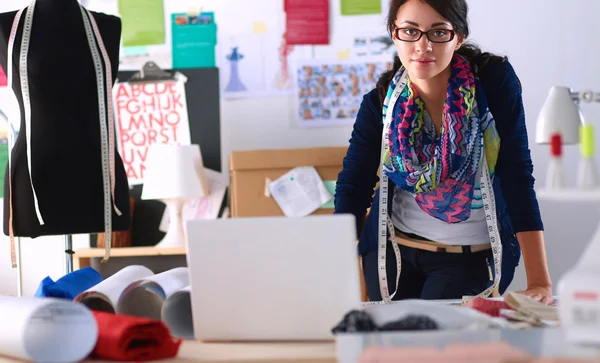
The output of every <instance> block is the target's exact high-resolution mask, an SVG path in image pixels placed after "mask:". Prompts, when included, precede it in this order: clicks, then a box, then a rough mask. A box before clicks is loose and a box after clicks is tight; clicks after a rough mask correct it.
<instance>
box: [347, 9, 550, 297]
mask: <svg viewBox="0 0 600 363" xmlns="http://www.w3.org/2000/svg"><path fill="white" fill-rule="evenodd" d="M467 13H468V6H467V3H466V0H392V1H391V4H390V8H389V13H388V17H387V18H388V21H387V26H388V31H389V33H390V35H391V36H392V38H393V41H394V44H395V46H396V48H397V51H398V57H396V59H395V62H394V66H393V69H392V70H390V71H388V72H387V73H385V74H383V75H382V76H381V78H380V79H379V82H378V83H377V88H376V89H374V90H372V91H371V92H369V93H368V94H367V95H365V96H364V98H363V101H362V104H361V107H360V110H359V113H358V116H357V119H356V123H355V125H354V131H353V133H352V138H351V140H350V146H349V149H348V153H347V155H346V157H345V159H344V167H343V170H342V171H341V173H340V174H339V176H338V181H337V187H336V193H335V212H336V213H352V214H354V216H355V217H356V219H357V229H358V230H359V231H360V230H361V229H362V233H361V235H360V241H359V253H360V254H361V255H362V261H363V269H364V277H365V283H366V287H367V292H368V295H369V299H370V300H373V301H374V300H381V299H382V290H385V287H387V290H388V292H389V294H390V295H392V292H394V291H396V294H395V296H393V299H394V300H399V299H407V298H422V299H455V298H461V297H463V296H468V295H471V296H472V295H476V294H478V293H481V292H482V291H483V290H485V289H486V288H489V287H490V286H491V285H492V282H493V281H494V276H495V275H496V274H495V268H494V263H493V258H492V257H493V253H492V245H491V244H490V241H491V240H492V239H491V238H490V234H489V233H488V232H489V230H488V222H487V221H486V212H487V214H488V215H487V219H488V220H493V219H497V222H498V223H497V225H498V229H499V233H500V237H501V243H502V252H501V257H502V259H501V265H500V262H498V263H499V266H501V274H500V275H501V278H500V279H498V281H499V285H498V288H497V290H496V291H497V292H499V293H500V294H502V293H504V291H505V290H506V289H507V287H508V286H509V285H510V283H511V281H512V279H513V276H514V270H515V267H516V266H517V264H518V262H519V258H520V255H521V250H522V253H523V260H524V263H525V267H526V272H527V289H526V290H525V291H521V293H523V294H526V295H529V296H531V297H533V298H535V299H536V300H538V301H541V302H544V303H549V302H550V301H551V296H552V283H551V281H550V277H549V273H548V267H547V262H546V253H545V248H544V238H543V232H542V231H543V224H542V220H541V216H540V212H539V207H538V203H537V199H536V196H535V192H534V189H533V184H534V178H533V176H532V171H533V164H532V161H531V157H530V151H529V148H528V139H527V130H526V127H525V115H524V110H523V104H522V96H521V88H520V83H519V80H518V78H517V76H516V74H515V72H514V70H513V68H512V66H511V65H510V63H509V62H508V61H507V60H506V59H505V58H500V57H497V56H493V55H491V54H489V53H482V52H481V51H480V50H479V49H478V48H477V47H475V46H473V45H467V44H464V41H465V39H466V38H467V36H468V35H469V27H468V23H467ZM397 87H398V89H397V90H396V88H397ZM394 91H397V92H394ZM384 105H385V106H384ZM387 113H390V117H388V118H387V119H386V122H388V121H389V124H388V123H386V124H385V125H384V119H383V118H384V117H385V116H386V115H387ZM384 126H387V127H386V129H385V130H386V131H385V135H384V136H383V140H385V142H384V143H383V145H384V146H387V147H384V151H383V153H382V150H381V146H382V132H384ZM382 156H383V158H382ZM381 160H383V163H382V164H380V161H381ZM380 166H381V171H382V172H383V173H385V176H386V179H388V180H389V182H388V183H389V187H388V188H387V190H388V195H387V201H388V203H387V205H388V212H387V215H388V219H389V220H390V221H391V222H392V224H393V226H390V227H389V228H388V236H389V234H390V233H389V230H391V229H393V230H394V232H393V233H394V237H395V242H396V243H397V244H398V245H399V249H400V252H401V253H400V255H401V256H402V257H401V262H402V263H401V265H400V266H401V273H400V277H399V279H398V283H397V284H396V281H397V264H396V257H395V253H394V249H393V247H394V246H392V244H391V242H390V241H389V240H388V242H387V251H386V258H385V261H386V262H385V264H384V266H386V269H385V271H386V274H387V275H383V277H384V278H385V277H387V278H385V279H380V276H379V272H378V271H379V270H380V267H381V266H378V236H379V234H380V231H379V226H380V223H379V213H380V208H379V201H380V196H379V188H378V189H377V191H376V193H375V196H374V197H373V189H374V188H375V186H376V184H377V182H378V180H379V178H378V176H377V175H378V168H379V167H380ZM484 171H487V173H488V174H484ZM485 175H489V178H487V179H483V177H484V176H485ZM488 179H489V180H491V181H492V187H493V188H492V190H493V193H490V194H493V195H494V197H495V209H496V217H497V218H492V217H491V216H490V215H491V213H492V212H489V210H490V208H487V207H488V206H490V204H489V203H490V202H489V201H490V199H489V197H486V196H485V195H486V194H487V193H485V191H484V193H482V191H481V188H482V187H483V184H482V183H481V182H482V181H485V180H488ZM482 196H484V197H483V198H482ZM486 198H487V199H486ZM484 202H485V203H487V205H484ZM369 207H371V209H370V212H369V214H368V216H367V218H366V220H365V221H364V223H363V219H364V216H365V214H366V211H367V209H368V208H369ZM492 210H493V209H492ZM383 216H385V214H383ZM383 218H385V217H383ZM489 223H493V222H489ZM383 249H384V250H385V248H383ZM499 254H500V252H498V255H499ZM380 281H381V282H382V284H381V285H382V286H383V287H384V289H380ZM385 281H387V282H385ZM386 284H387V286H385V285H386ZM386 294H387V292H386ZM384 297H385V296H384Z"/></svg>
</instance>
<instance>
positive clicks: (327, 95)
mask: <svg viewBox="0 0 600 363" xmlns="http://www.w3.org/2000/svg"><path fill="white" fill-rule="evenodd" d="M391 66H392V62H391V61H385V60H382V59H372V60H364V59H359V60H348V61H337V60H336V61H323V60H311V61H306V62H303V63H299V64H298V67H297V78H298V95H297V101H298V126H299V127H328V126H344V125H352V124H353V123H354V121H355V120H356V115H357V113H358V109H359V107H360V104H361V102H362V99H363V96H364V95H365V94H366V93H368V92H369V91H371V90H372V89H373V88H375V85H376V84H377V80H378V79H379V76H380V75H381V74H382V73H383V72H385V71H386V70H387V69H389V68H391Z"/></svg>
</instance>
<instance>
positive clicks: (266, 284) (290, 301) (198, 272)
mask: <svg viewBox="0 0 600 363" xmlns="http://www.w3.org/2000/svg"><path fill="white" fill-rule="evenodd" d="M186 233H187V240H188V243H187V249H188V250H187V259H188V267H189V273H190V283H191V286H192V315H193V320H194V335H195V337H196V339H200V340H213V341H276V340H331V339H333V338H334V337H333V335H332V334H331V328H333V327H334V326H335V325H336V324H337V323H338V322H339V321H340V320H341V319H342V318H343V316H344V315H345V314H346V313H347V312H348V311H350V310H352V309H356V308H359V307H360V303H361V301H360V300H361V298H360V282H359V281H360V280H359V267H358V255H357V248H356V231H355V222H354V217H353V216H350V215H326V216H325V215H324V216H308V217H303V218H287V217H260V218H234V219H219V220H212V221H208V220H197V221H188V222H187V223H186Z"/></svg>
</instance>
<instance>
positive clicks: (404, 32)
mask: <svg viewBox="0 0 600 363" xmlns="http://www.w3.org/2000/svg"><path fill="white" fill-rule="evenodd" d="M423 34H426V35H427V39H429V41H430V42H432V43H448V42H450V41H452V39H454V36H455V35H456V33H455V32H454V30H448V29H431V30H428V31H426V32H424V31H421V30H419V29H416V28H394V37H395V38H396V39H398V40H401V41H403V42H418V41H419V39H421V37H422V36H423Z"/></svg>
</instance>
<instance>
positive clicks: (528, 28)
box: [0, 0, 600, 294]
mask: <svg viewBox="0 0 600 363" xmlns="http://www.w3.org/2000/svg"><path fill="white" fill-rule="evenodd" d="M382 2H383V3H384V5H385V4H387V0H382ZM27 3H29V1H27V0H10V1H2V2H1V4H0V11H7V10H9V9H14V8H17V7H19V6H25V5H26V4H27ZM88 3H89V7H90V8H91V9H92V10H101V11H105V12H109V13H114V12H116V0H88ZM282 3H283V2H282V1H281V0H253V1H251V2H250V1H245V0H205V1H201V2H200V1H191V0H165V4H166V7H167V12H171V11H185V10H187V8H188V6H190V5H196V6H198V5H197V4H202V5H203V6H204V10H209V11H210V10H214V11H215V15H216V18H217V23H218V26H219V32H220V33H221V34H223V33H229V34H235V33H240V32H250V31H251V28H252V23H253V22H254V21H264V22H265V23H266V24H267V29H268V30H269V31H274V30H276V29H280V27H281V25H282ZM339 3H340V2H339V1H337V0H335V1H331V4H332V5H331V6H332V8H331V14H332V29H331V34H332V44H333V45H332V46H319V47H315V49H314V54H315V56H317V57H326V56H335V53H336V51H338V50H343V49H346V48H348V47H349V46H350V39H351V38H352V36H353V35H354V34H357V33H360V32H373V31H375V32H376V31H380V30H381V31H383V28H384V16H383V14H382V15H377V16H374V15H371V16H362V17H343V18H342V17H340V16H337V15H335V14H339ZM250 4H251V5H250ZM469 4H470V6H471V12H470V22H471V31H472V36H471V39H472V40H475V41H477V42H478V43H479V44H480V45H482V46H483V48H484V49H486V50H490V51H493V52H494V53H499V54H506V55H508V56H509V58H510V60H511V62H512V64H513V65H514V67H515V69H516V70H517V73H518V75H519V77H520V78H521V81H522V83H523V88H524V103H525V108H526V115H527V120H528V128H529V132H530V144H531V149H532V155H533V158H534V163H535V165H536V169H535V176H536V178H537V180H538V183H537V185H538V186H541V185H542V184H543V182H544V180H545V177H544V173H545V165H546V164H547V161H548V150H547V148H546V147H543V146H537V145H535V144H534V137H533V135H534V132H535V119H536V114H537V112H538V110H539V109H540V107H541V105H542V103H543V101H544V98H545V96H546V94H547V91H548V89H549V87H550V86H552V85H565V86H569V87H572V88H574V89H577V90H581V89H588V88H591V89H595V90H597V91H598V90H600V63H598V61H597V59H598V57H599V56H600V41H599V40H600V39H599V36H598V35H597V34H598V32H597V31H596V29H595V26H594V24H596V22H597V14H600V2H598V1H597V0H573V1H571V2H565V1H563V0H527V1H522V0H501V1H500V0H494V1H490V0H469ZM168 33H169V32H168V27H167V39H168V38H169V35H168ZM0 100H1V99H0ZM221 106H222V114H221V117H222V120H221V128H222V149H223V169H224V170H227V167H228V165H227V155H228V154H229V153H230V152H231V151H232V150H248V149H255V148H281V147H285V148H288V147H310V146H328V145H332V146H336V145H345V144H346V143H347V140H348V139H349V136H350V132H351V128H350V127H338V128H325V129H299V128H296V126H295V120H294V115H295V114H296V113H295V102H294V99H293V98H292V97H287V96H279V97H270V98H258V99H242V100H223V102H222V103H221ZM583 110H584V113H585V114H586V116H587V117H588V118H589V119H590V120H591V121H592V122H594V121H595V120H596V119H599V116H600V106H598V105H593V106H589V105H584V107H583ZM577 152H578V150H577V148H576V147H571V148H568V149H567V158H566V159H567V160H566V161H567V162H568V163H569V164H571V165H569V166H568V168H567V170H568V171H569V172H570V173H571V174H572V175H574V173H575V171H576V168H575V164H576V162H577ZM570 182H574V176H573V177H570ZM540 205H541V207H542V215H543V218H544V222H545V225H546V242H547V248H548V259H549V263H550V270H551V275H552V278H553V280H554V282H555V285H556V283H557V281H558V279H559V277H560V276H561V275H562V274H563V273H564V272H565V270H566V269H567V268H569V267H570V266H571V265H572V264H573V263H574V262H575V260H576V258H577V257H578V256H579V254H580V253H581V251H582V249H583V247H584V246H585V244H586V243H587V240H588V239H589V237H590V236H591V233H592V231H593V230H594V227H595V225H596V223H597V222H598V217H599V215H598V211H597V208H596V207H595V206H593V205H585V204H556V203H551V202H547V201H540ZM2 237H3V236H2ZM82 243H83V244H85V242H82ZM24 245H25V249H24V267H25V277H26V283H25V291H26V293H32V292H33V291H34V290H35V286H37V283H38V282H39V280H41V278H43V277H44V276H46V275H48V274H49V275H51V276H53V277H57V276H60V274H61V273H62V266H63V262H62V253H61V251H62V240H61V239H60V238H57V239H55V240H53V239H52V238H40V239H39V241H28V242H27V243H25V244H24ZM0 246H5V247H2V249H0V276H7V277H9V278H5V279H2V281H0V294H1V293H12V292H13V291H14V284H11V283H12V281H13V280H14V279H13V277H14V276H13V275H14V271H12V270H10V264H9V262H10V259H9V254H8V243H0ZM42 262H48V265H46V266H44V267H42V266H41V263H42ZM524 286H525V277H524V272H523V269H522V265H521V267H520V270H519V272H518V274H517V277H516V279H515V282H514V283H513V285H512V288H515V289H517V288H523V287H524Z"/></svg>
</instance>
